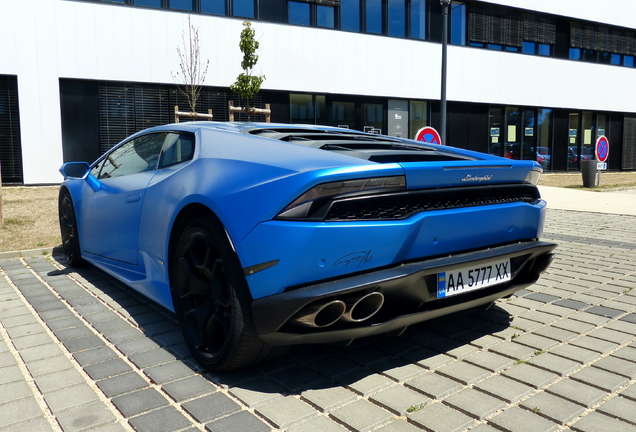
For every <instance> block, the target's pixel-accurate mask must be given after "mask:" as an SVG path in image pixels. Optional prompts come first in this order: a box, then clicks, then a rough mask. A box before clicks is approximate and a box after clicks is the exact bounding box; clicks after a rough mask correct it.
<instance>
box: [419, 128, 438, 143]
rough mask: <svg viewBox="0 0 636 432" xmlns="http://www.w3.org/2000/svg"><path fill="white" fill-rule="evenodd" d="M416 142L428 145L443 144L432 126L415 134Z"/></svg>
mask: <svg viewBox="0 0 636 432" xmlns="http://www.w3.org/2000/svg"><path fill="white" fill-rule="evenodd" d="M415 141H423V142H425V143H428V144H442V138H441V137H440V136H439V133H437V131H436V130H435V129H433V128H432V127H430V126H426V127H423V128H422V129H420V130H418V131H417V133H416V134H415Z"/></svg>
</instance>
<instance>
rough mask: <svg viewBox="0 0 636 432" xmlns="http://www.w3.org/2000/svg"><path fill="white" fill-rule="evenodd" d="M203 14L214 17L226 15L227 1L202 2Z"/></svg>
mask: <svg viewBox="0 0 636 432" xmlns="http://www.w3.org/2000/svg"><path fill="white" fill-rule="evenodd" d="M201 12H203V13H208V14H213V15H225V14H226V11H225V0H201Z"/></svg>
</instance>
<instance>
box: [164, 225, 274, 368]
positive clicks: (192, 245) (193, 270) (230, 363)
mask: <svg viewBox="0 0 636 432" xmlns="http://www.w3.org/2000/svg"><path fill="white" fill-rule="evenodd" d="M170 286H171V291H172V298H173V301H174V306H175V312H176V313H177V316H178V318H179V323H180V326H181V331H182V333H183V337H184V339H185V342H186V345H187V346H188V348H189V349H190V351H191V352H192V354H193V355H194V357H195V358H196V359H197V360H198V361H199V363H200V364H201V365H202V366H204V367H205V368H206V369H207V370H210V371H215V372H222V371H229V370H233V369H238V368H241V367H245V366H248V365H251V364H255V363H259V362H261V361H264V360H268V359H270V358H273V357H275V356H277V355H279V354H280V353H281V352H284V351H283V350H281V348H280V347H272V346H270V345H268V344H266V343H265V342H264V341H263V340H262V339H260V338H259V337H258V335H257V333H256V330H255V327H254V323H253V320H252V315H251V309H250V304H251V301H252V299H251V295H250V294H249V288H248V286H247V281H246V280H245V276H244V275H243V269H242V267H241V265H240V262H239V259H238V256H237V255H236V253H235V252H234V250H233V248H232V246H231V244H230V241H229V240H228V238H227V234H226V232H225V230H224V228H223V226H222V225H221V223H220V222H218V221H217V220H216V219H215V218H213V217H211V216H210V217H202V218H199V219H196V220H195V221H193V222H191V223H190V224H189V225H187V226H186V227H185V228H184V229H183V231H182V232H181V234H180V236H179V239H178V241H177V245H176V248H175V251H174V255H173V258H172V259H171V265H170Z"/></svg>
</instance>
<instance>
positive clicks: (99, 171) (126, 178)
mask: <svg viewBox="0 0 636 432" xmlns="http://www.w3.org/2000/svg"><path fill="white" fill-rule="evenodd" d="M168 135H169V133H167V132H162V133H154V134H148V135H143V136H140V137H137V138H135V139H133V140H130V141H128V142H126V143H124V144H123V145H120V146H118V147H117V148H115V149H114V150H113V151H111V152H110V153H108V154H107V155H106V156H105V157H103V158H102V159H101V161H100V162H99V163H98V164H97V165H96V166H95V167H93V169H92V170H91V174H92V175H94V176H95V177H96V178H97V179H98V180H99V188H97V190H96V191H95V190H93V189H88V191H87V193H86V194H85V196H84V197H83V199H82V202H81V203H80V205H81V206H82V214H83V220H82V221H81V222H80V225H79V229H80V239H81V242H82V249H83V251H84V252H88V253H90V254H94V255H98V256H100V257H104V258H109V259H112V260H116V261H121V262H124V263H128V264H133V265H136V264H137V261H138V260H137V243H138V236H139V223H140V216H141V209H142V205H143V201H144V196H145V193H146V187H147V186H148V183H149V182H150V181H151V180H152V178H153V176H154V175H155V174H156V172H157V171H156V169H157V163H158V160H159V157H160V155H161V149H162V146H163V144H164V141H165V139H166V137H167V136H168Z"/></svg>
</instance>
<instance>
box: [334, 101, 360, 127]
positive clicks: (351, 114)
mask: <svg viewBox="0 0 636 432" xmlns="http://www.w3.org/2000/svg"><path fill="white" fill-rule="evenodd" d="M329 124H330V125H331V126H337V127H341V128H347V129H356V104H355V102H335V101H334V102H333V103H332V104H331V118H330V119H329Z"/></svg>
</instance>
